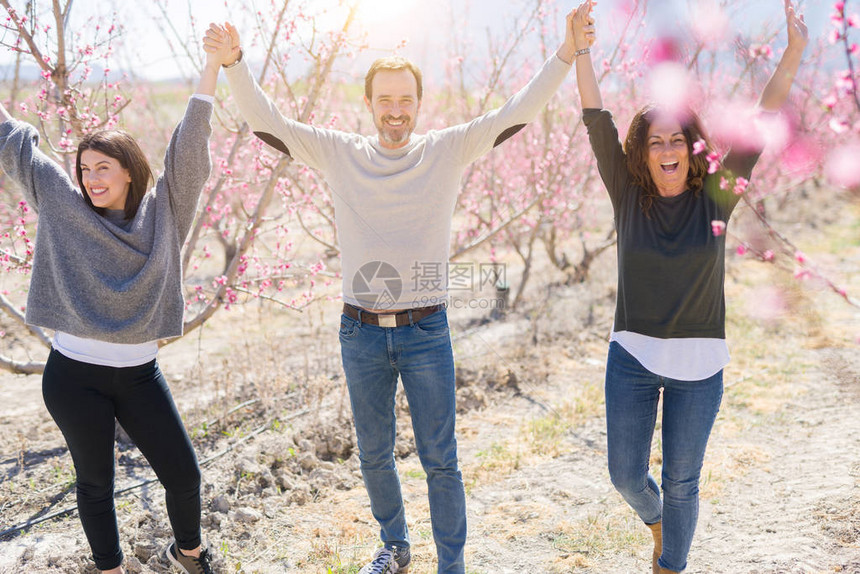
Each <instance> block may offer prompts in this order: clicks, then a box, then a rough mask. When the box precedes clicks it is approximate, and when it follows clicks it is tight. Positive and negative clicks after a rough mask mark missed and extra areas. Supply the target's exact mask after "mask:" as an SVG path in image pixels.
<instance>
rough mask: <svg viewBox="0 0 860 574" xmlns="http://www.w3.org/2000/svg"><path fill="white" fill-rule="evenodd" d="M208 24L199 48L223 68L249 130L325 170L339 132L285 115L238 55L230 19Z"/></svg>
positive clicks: (236, 32) (334, 149)
mask: <svg viewBox="0 0 860 574" xmlns="http://www.w3.org/2000/svg"><path fill="white" fill-rule="evenodd" d="M219 29H221V27H220V26H219V25H217V24H210V25H209V29H208V30H207V31H206V36H205V37H204V38H203V49H204V50H206V52H207V54H211V55H212V57H213V58H214V60H215V61H217V62H218V63H219V64H221V65H222V66H224V67H225V68H226V70H225V72H224V75H225V76H226V77H227V81H228V82H229V83H230V89H231V91H232V92H233V99H234V100H235V102H236V105H237V106H238V108H239V113H241V114H242V117H243V118H244V119H245V121H246V122H248V126H249V127H250V128H251V131H253V132H254V135H256V136H257V137H258V138H260V139H261V140H263V141H264V142H265V143H266V144H268V145H270V146H272V147H273V148H275V149H276V150H278V151H280V152H282V153H284V154H286V155H288V156H290V157H292V158H293V159H295V160H298V161H299V162H300V163H303V164H305V165H307V166H309V167H312V168H316V169H320V170H322V171H325V170H326V169H327V167H328V166H329V165H330V164H332V162H334V161H336V155H335V153H336V147H337V145H338V142H340V141H342V136H343V134H342V133H341V132H335V131H334V130H327V129H324V128H317V127H314V126H311V125H308V124H304V123H301V122H298V121H295V120H293V119H291V118H287V117H285V116H284V115H283V114H282V113H281V112H280V110H278V108H277V106H276V105H275V104H274V102H272V101H271V100H270V99H269V97H268V96H267V95H266V94H265V93H264V92H263V90H262V89H261V88H260V86H259V85H258V84H257V81H256V80H255V79H254V77H253V76H252V75H251V70H250V68H249V67H248V63H247V62H246V61H244V59H243V57H242V50H241V49H240V46H241V44H240V39H239V32H238V31H237V30H236V28H235V27H234V26H233V25H231V24H230V23H225V24H224V27H223V30H224V31H226V35H224V34H221V33H220V32H219Z"/></svg>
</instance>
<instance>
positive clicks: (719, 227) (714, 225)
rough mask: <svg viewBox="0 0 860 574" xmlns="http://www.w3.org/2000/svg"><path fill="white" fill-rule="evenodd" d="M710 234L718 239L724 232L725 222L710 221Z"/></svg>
mask: <svg viewBox="0 0 860 574" xmlns="http://www.w3.org/2000/svg"><path fill="white" fill-rule="evenodd" d="M711 232H712V233H713V234H714V237H719V236H720V235H722V234H723V233H725V232H726V222H725V221H720V220H719V219H715V220H713V221H711Z"/></svg>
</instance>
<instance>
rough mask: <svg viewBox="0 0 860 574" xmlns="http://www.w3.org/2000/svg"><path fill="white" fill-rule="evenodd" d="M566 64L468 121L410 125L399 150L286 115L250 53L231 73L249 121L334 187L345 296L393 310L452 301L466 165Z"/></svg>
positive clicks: (510, 129) (506, 130)
mask: <svg viewBox="0 0 860 574" xmlns="http://www.w3.org/2000/svg"><path fill="white" fill-rule="evenodd" d="M569 71H570V65H569V64H567V63H565V62H564V61H562V60H561V59H559V58H558V56H557V55H553V56H552V57H550V58H549V60H547V62H546V63H545V64H544V65H543V67H542V68H541V70H540V71H539V72H538V73H537V75H535V77H534V78H532V80H531V81H530V82H529V83H528V84H527V85H526V86H525V87H524V88H523V89H521V90H520V91H519V92H517V93H516V94H515V95H514V96H512V97H511V98H510V99H509V100H508V101H507V102H505V104H504V105H502V106H501V107H500V108H498V109H496V110H492V111H490V112H488V113H486V114H484V115H482V116H480V117H478V118H476V119H475V120H473V121H471V122H468V123H465V124H461V125H457V126H453V127H450V128H446V129H441V130H431V131H429V132H427V133H426V134H412V136H411V137H410V140H409V142H408V143H407V144H406V145H405V146H404V147H402V148H400V149H396V150H390V149H386V148H384V147H382V146H381V145H380V144H379V139H378V136H372V137H368V136H364V135H358V134H350V133H345V132H340V131H335V130H330V129H323V128H318V127H314V126H310V125H307V124H303V123H300V122H297V121H294V120H290V119H288V118H285V117H284V116H283V115H281V113H280V112H279V111H278V109H277V107H276V106H275V105H274V104H273V103H272V102H271V101H270V100H269V98H268V97H267V96H266V95H265V94H264V93H263V91H262V90H261V89H260V87H259V86H258V85H257V83H256V81H255V80H254V78H253V76H252V75H251V71H250V69H249V68H248V65H247V63H246V62H244V61H243V62H240V63H239V64H238V65H236V66H233V67H232V68H228V69H227V70H226V76H227V79H228V81H229V82H230V87H231V90H232V93H233V96H234V98H235V99H236V102H237V104H238V106H239V110H240V112H241V113H242V115H243V116H244V118H245V120H246V121H247V122H248V124H249V125H250V127H251V130H253V132H254V133H255V134H256V135H257V136H258V137H259V138H260V139H262V140H263V141H264V142H266V143H267V144H269V145H271V146H272V147H274V148H276V149H278V150H280V151H281V152H283V153H286V154H288V155H289V156H291V157H292V158H293V159H295V160H297V161H299V162H301V163H303V164H305V165H307V166H309V167H311V168H313V169H316V170H318V171H319V172H321V174H322V175H323V177H324V178H325V180H326V182H327V183H328V185H329V187H330V188H331V190H332V195H333V200H334V207H335V220H336V224H337V230H338V243H339V245H340V249H341V253H342V265H343V299H344V301H345V302H346V303H349V304H352V305H357V306H359V307H364V308H373V309H392V310H396V309H411V308H417V307H424V306H428V305H434V304H438V303H443V302H445V301H446V300H447V291H448V290H447V276H448V271H447V265H448V253H449V249H450V237H451V219H452V216H453V213H454V208H455V206H456V201H457V195H458V193H459V191H460V180H461V177H462V174H463V172H464V170H465V169H466V167H467V166H468V165H469V164H470V163H472V162H473V161H475V160H476V159H478V158H479V157H480V156H481V155H483V154H485V153H487V152H488V151H490V150H491V149H492V148H493V147H494V146H496V145H499V144H500V143H502V141H504V140H505V139H507V137H510V136H511V135H513V134H514V133H516V132H517V131H518V130H519V129H521V128H522V127H523V126H524V125H525V124H527V123H528V122H530V121H532V120H533V119H534V118H535V117H536V116H537V114H538V113H539V112H540V110H541V109H542V108H543V107H544V106H545V105H546V103H547V102H548V101H549V99H550V98H551V97H552V96H553V94H555V92H556V90H557V89H558V87H559V86H560V85H561V83H562V82H563V81H564V78H565V77H566V76H567V73H568V72H569Z"/></svg>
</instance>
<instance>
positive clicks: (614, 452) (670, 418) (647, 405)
mask: <svg viewBox="0 0 860 574" xmlns="http://www.w3.org/2000/svg"><path fill="white" fill-rule="evenodd" d="M661 388H662V389H663V476H662V480H663V483H662V484H663V498H662V500H661V498H660V488H659V487H658V486H657V482H656V481H655V480H654V477H653V476H651V474H650V473H649V471H648V461H649V459H650V455H651V438H652V436H653V435H654V425H655V423H656V421H657V402H658V400H659V398H660V389H661ZM722 396H723V372H722V371H720V372H719V373H717V374H715V375H714V376H712V377H710V378H708V379H704V380H701V381H678V380H675V379H668V378H666V377H661V376H658V375H655V374H654V373H652V372H650V371H648V370H647V369H646V368H645V367H643V366H642V365H641V364H640V363H639V361H637V360H636V358H635V357H633V356H632V355H631V354H630V353H628V352H627V351H626V350H625V349H624V347H622V346H621V345H620V344H618V343H617V342H615V341H613V342H612V343H610V345H609V357H608V358H607V362H606V431H607V432H606V435H607V443H608V453H609V476H610V478H611V479H612V484H613V486H615V488H616V489H617V490H618V492H620V493H621V495H622V496H623V497H624V500H626V501H627V503H628V504H629V505H630V506H632V507H633V510H635V511H636V513H637V514H639V517H640V518H641V519H642V520H643V521H644V522H645V523H646V524H654V523H656V522H660V521H661V520H662V522H663V555H662V556H661V557H660V559H659V564H660V566H661V567H663V568H667V569H669V570H674V571H676V572H680V571H681V570H683V569H684V568H686V567H687V554H688V553H689V551H690V545H691V544H692V541H693V532H694V531H695V530H696V521H697V519H698V516H699V476H700V475H701V472H702V462H703V460H704V458H705V447H706V446H707V444H708V437H709V436H710V434H711V428H713V426H714V420H715V419H716V417H717V411H719V409H720V401H721V400H722Z"/></svg>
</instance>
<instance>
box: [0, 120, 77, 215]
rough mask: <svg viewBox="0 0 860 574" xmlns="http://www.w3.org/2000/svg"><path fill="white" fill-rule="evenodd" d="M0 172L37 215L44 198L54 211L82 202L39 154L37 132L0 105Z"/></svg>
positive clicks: (62, 173) (59, 171) (63, 174)
mask: <svg viewBox="0 0 860 574" xmlns="http://www.w3.org/2000/svg"><path fill="white" fill-rule="evenodd" d="M0 171H2V172H4V173H5V174H6V175H7V176H8V177H9V178H10V179H11V180H13V181H15V182H17V184H18V185H19V186H20V188H21V192H22V193H23V195H24V198H25V199H26V200H27V203H29V204H30V206H31V207H33V208H34V209H35V210H36V211H37V212H38V211H39V210H40V207H41V204H42V203H44V198H47V197H50V198H52V200H51V202H52V203H53V205H54V206H56V207H57V208H61V206H64V205H66V204H70V203H75V202H78V201H80V200H81V198H80V194H79V193H78V190H77V189H76V187H75V185H74V184H73V183H72V181H71V179H70V178H69V176H68V174H66V172H65V171H63V169H62V168H61V167H60V166H59V164H57V162H55V161H53V160H51V159H50V158H48V157H47V156H46V155H45V154H43V153H42V152H41V151H39V132H38V131H36V128H34V127H33V126H31V125H30V124H27V123H24V122H20V121H16V120H15V118H13V117H12V114H10V113H9V110H7V109H6V107H5V106H4V105H3V104H2V103H0Z"/></svg>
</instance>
